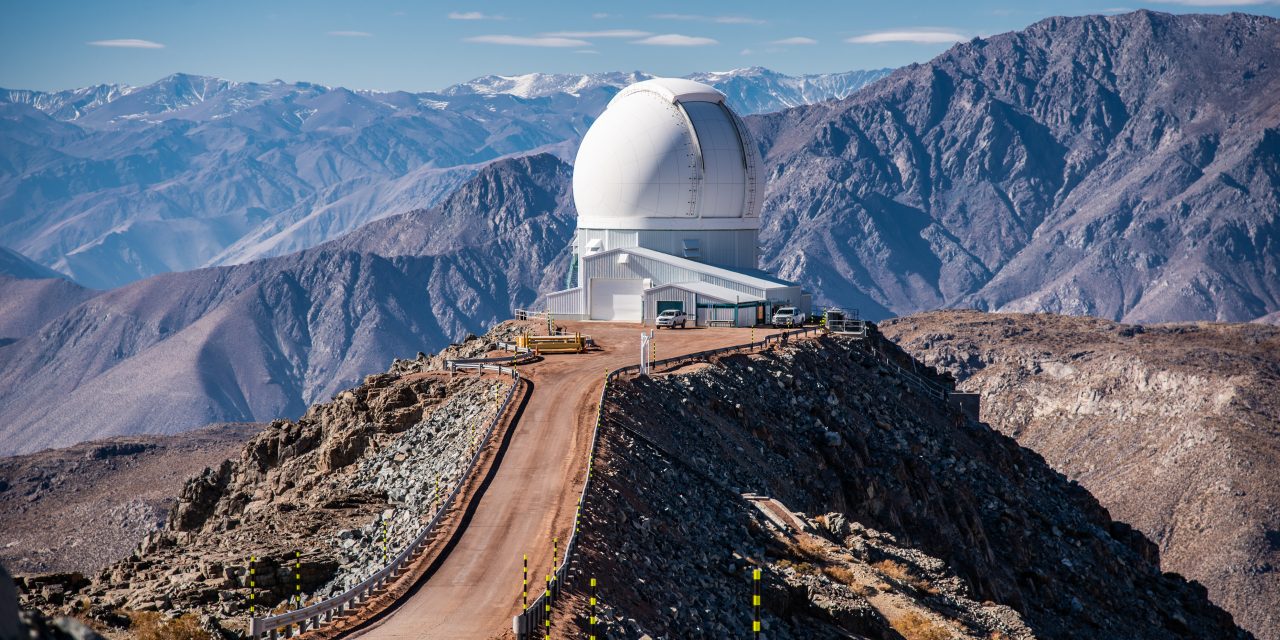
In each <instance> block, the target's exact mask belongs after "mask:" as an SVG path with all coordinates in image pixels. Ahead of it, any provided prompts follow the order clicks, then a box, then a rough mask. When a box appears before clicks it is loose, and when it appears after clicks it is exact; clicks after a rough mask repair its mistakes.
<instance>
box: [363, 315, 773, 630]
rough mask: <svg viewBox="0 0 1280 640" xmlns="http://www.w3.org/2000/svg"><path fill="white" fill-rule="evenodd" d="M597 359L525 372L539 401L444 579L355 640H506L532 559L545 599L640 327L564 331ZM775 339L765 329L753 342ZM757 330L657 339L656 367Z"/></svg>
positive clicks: (439, 575)
mask: <svg viewBox="0 0 1280 640" xmlns="http://www.w3.org/2000/svg"><path fill="white" fill-rule="evenodd" d="M560 324H561V326H564V327H566V328H567V329H568V330H570V331H581V332H583V333H584V334H587V335H590V336H591V337H592V338H593V339H594V340H595V341H596V344H597V345H599V347H600V348H599V349H598V350H595V351H592V352H590V353H587V354H578V355H551V356H547V357H546V359H545V360H543V361H542V362H538V363H536V364H532V365H529V366H527V367H522V368H521V373H522V374H524V375H526V376H528V378H529V379H531V380H532V381H533V392H532V395H531V396H530V398H529V403H528V405H527V406H526V407H525V411H524V413H523V415H522V416H521V417H520V418H519V422H518V423H517V424H516V425H515V431H514V433H513V434H512V437H511V442H510V444H509V446H508V447H507V449H506V450H505V452H504V453H503V454H502V458H501V460H500V461H499V462H498V469H497V472H496V474H495V475H494V477H493V481H492V483H491V484H490V485H489V486H488V487H487V488H486V489H485V490H484V492H483V493H482V494H480V495H479V497H478V498H477V500H478V502H477V504H476V507H475V511H474V515H473V516H472V518H471V520H470V521H469V522H467V523H466V525H465V527H464V528H463V529H462V530H461V531H460V532H459V533H458V536H459V538H458V539H457V544H456V546H454V547H453V548H452V549H451V550H450V551H449V554H448V556H446V557H445V558H444V560H443V562H442V563H441V564H440V565H439V567H438V568H437V569H436V571H434V572H432V573H431V574H430V575H428V576H427V577H426V578H425V580H424V581H423V582H422V583H420V584H419V585H416V586H415V588H414V590H413V591H412V592H411V594H410V595H409V596H408V597H407V598H405V599H403V600H402V601H401V602H400V604H399V605H397V606H396V607H395V608H394V609H392V610H391V611H389V612H387V613H386V614H385V615H383V616H380V617H379V618H377V619H375V620H374V621H373V622H371V623H370V624H368V625H367V626H365V627H363V628H360V629H357V630H355V631H353V632H352V633H351V634H349V635H348V636H347V637H349V638H366V639H370V640H373V639H385V638H433V639H434V638H441V639H445V638H449V639H452V638H501V637H509V636H511V635H512V632H511V619H512V617H513V616H515V615H516V613H517V612H518V611H519V609H520V606H521V605H520V601H521V582H520V581H521V562H522V559H521V558H522V556H523V555H524V554H528V555H529V576H530V577H529V582H530V585H529V599H530V600H532V599H533V598H534V597H536V596H537V594H539V593H541V592H542V584H541V583H542V582H543V580H544V577H545V576H546V575H547V574H549V573H550V567H551V564H552V557H551V556H552V548H551V545H552V538H553V537H556V538H559V540H560V544H559V546H560V549H561V551H563V548H564V541H565V540H566V539H567V538H568V535H569V530H570V529H571V528H572V526H573V517H574V510H575V507H576V505H577V499H578V495H579V494H580V493H581V491H582V483H583V480H584V477H585V473H586V462H587V447H588V446H589V445H590V440H591V429H592V426H593V424H594V421H595V414H596V405H597V403H598V401H599V398H600V389H601V387H602V385H603V384H604V377H605V373H606V372H607V371H609V370H611V369H616V368H618V367H622V366H626V365H628V364H633V363H635V362H636V361H637V360H638V359H639V348H640V347H639V344H640V339H639V334H640V332H641V330H642V328H641V326H640V325H638V324H622V323H560ZM769 333H772V331H771V330H763V329H760V328H757V329H756V330H755V331H754V335H755V339H756V340H760V339H762V337H763V336H765V335H767V334H769ZM751 336H752V331H751V330H750V329H735V328H708V329H703V328H699V329H693V328H690V329H683V330H681V329H675V330H662V331H660V332H658V334H657V338H656V342H657V357H659V358H667V357H671V356H676V355H681V354H687V353H692V352H695V351H702V350H705V349H713V348H716V347H723V346H729V345H733V344H740V343H745V342H748V341H750V340H751Z"/></svg>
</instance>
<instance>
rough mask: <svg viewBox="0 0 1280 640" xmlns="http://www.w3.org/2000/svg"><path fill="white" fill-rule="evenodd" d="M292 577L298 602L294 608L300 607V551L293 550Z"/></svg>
mask: <svg viewBox="0 0 1280 640" xmlns="http://www.w3.org/2000/svg"><path fill="white" fill-rule="evenodd" d="M293 579H294V585H293V589H294V594H295V596H296V597H297V598H298V604H297V605H296V606H295V608H298V609H301V608H302V552H301V551H294V552H293Z"/></svg>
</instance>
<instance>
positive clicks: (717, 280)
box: [547, 78, 811, 326]
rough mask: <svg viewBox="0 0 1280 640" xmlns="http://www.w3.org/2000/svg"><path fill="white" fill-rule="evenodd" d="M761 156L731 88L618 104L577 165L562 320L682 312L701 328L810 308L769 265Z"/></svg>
mask: <svg viewBox="0 0 1280 640" xmlns="http://www.w3.org/2000/svg"><path fill="white" fill-rule="evenodd" d="M763 190H764V181H763V178H762V177H761V174H760V158H759V156H758V154H757V152H756V148H755V144H754V143H753V142H752V141H751V138H750V134H749V133H748V131H747V129H746V126H745V125H744V124H743V122H742V120H741V119H740V118H738V116H737V114H735V113H733V111H731V110H730V109H729V108H728V107H727V106H725V104H724V94H722V93H720V92H719V91H717V90H716V89H714V88H712V87H710V86H707V85H704V84H701V83H698V82H693V81H691V80H684V79H676V78H655V79H652V80H646V81H644V82H640V83H637V84H633V85H631V86H629V87H627V88H625V89H623V90H622V91H621V92H619V93H618V95H617V96H615V97H614V98H613V100H612V101H610V103H609V106H608V107H607V108H606V109H605V111H604V113H602V114H601V115H600V118H599V119H598V120H596V122H595V123H594V124H592V126H591V128H590V129H589V130H588V131H587V135H586V136H585V137H584V138H583V141H582V146H581V147H580V148H579V149H578V155H577V159H576V160H575V162H574V174H573V198H574V204H575V205H576V206H577V210H578V229H577V233H576V235H575V237H574V242H573V246H572V251H573V263H572V267H571V270H570V284H573V285H575V286H573V287H572V288H570V289H567V290H564V291H558V292H555V293H552V294H550V295H548V297H547V306H548V310H549V311H551V313H553V314H555V315H556V316H558V317H571V318H579V319H584V320H607V321H614V322H645V323H650V322H652V321H653V319H654V317H655V316H656V315H657V314H658V313H660V312H662V311H663V310H666V309H680V310H683V311H685V312H686V313H688V314H689V315H690V316H691V317H696V318H697V323H698V324H699V325H705V324H715V323H724V324H734V325H737V326H750V325H752V324H756V323H759V322H764V321H767V318H768V315H769V314H770V313H771V311H772V309H773V308H775V307H778V306H796V307H799V308H800V309H801V311H804V312H805V313H809V311H810V306H811V299H810V296H809V295H808V294H806V293H804V292H802V291H801V290H800V287H799V285H797V284H795V283H791V282H787V281H785V280H781V279H778V278H775V277H773V276H770V275H769V274H767V273H764V272H763V271H760V270H759V269H758V263H759V259H760V250H759V246H758V240H757V234H758V230H759V226H760V207H761V199H762V197H763Z"/></svg>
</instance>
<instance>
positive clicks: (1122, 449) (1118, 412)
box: [880, 311, 1280, 640]
mask: <svg viewBox="0 0 1280 640" xmlns="http://www.w3.org/2000/svg"><path fill="white" fill-rule="evenodd" d="M880 328H881V330H883V331H884V333H885V335H886V336H889V337H891V338H892V339H893V340H895V341H897V342H898V344H900V345H902V347H903V348H904V349H907V350H908V351H910V352H911V353H912V354H913V355H914V356H915V357H916V358H918V359H919V360H921V361H922V362H924V363H926V364H929V365H932V366H935V367H937V368H939V369H945V370H946V371H948V372H950V373H951V374H953V375H954V376H955V377H956V379H958V380H960V385H959V387H960V389H961V390H963V391H965V392H968V393H977V394H981V395H982V418H983V419H984V420H986V421H987V422H989V423H990V424H991V425H992V426H993V427H995V428H996V429H999V430H1000V431H1001V432H1003V433H1005V434H1006V435H1009V436H1012V437H1015V438H1017V439H1018V442H1019V443H1021V444H1022V445H1023V446H1026V447H1029V448H1031V449H1033V450H1035V451H1036V452H1037V453H1039V454H1040V455H1043V456H1044V458H1045V460H1046V461H1048V462H1049V464H1051V465H1053V467H1054V468H1055V469H1057V470H1058V471H1060V472H1062V473H1063V474H1065V475H1066V476H1068V477H1070V478H1072V479H1073V480H1076V481H1078V482H1079V483H1080V484H1081V485H1083V486H1084V487H1085V488H1086V489H1088V490H1089V491H1090V492H1091V493H1093V495H1095V496H1097V497H1098V500H1099V501H1100V502H1101V503H1102V504H1103V506H1105V507H1106V508H1107V509H1108V510H1109V511H1110V512H1111V513H1112V514H1113V515H1114V516H1115V517H1116V518H1118V519H1120V520H1123V521H1124V522H1127V523H1129V524H1131V525H1133V526H1134V527H1136V528H1137V529H1138V530H1140V531H1142V532H1143V533H1144V534H1146V535H1147V536H1148V537H1150V538H1151V540H1152V541H1154V542H1155V543H1156V544H1157V545H1159V547H1160V563H1161V566H1162V567H1163V568H1164V569H1165V570H1166V571H1176V572H1178V573H1181V574H1183V575H1185V576H1187V577H1188V578H1192V579H1195V580H1197V581H1199V582H1202V583H1204V585H1205V586H1206V587H1208V589H1209V596H1210V597H1211V598H1212V599H1213V601H1214V602H1215V603H1216V604H1218V605H1219V606H1221V607H1223V608H1224V609H1227V610H1228V611H1230V612H1231V613H1232V614H1233V615H1234V616H1235V619H1236V621H1237V622H1238V623H1239V624H1240V625H1241V626H1242V627H1244V628H1246V629H1248V630H1250V631H1252V632H1253V633H1254V634H1256V635H1257V636H1258V638H1259V639H1260V640H1280V580H1276V574H1275V571H1274V570H1273V569H1272V568H1273V567H1277V566H1280V533H1276V532H1280V511H1277V509H1276V505H1277V504H1280V396H1277V394H1276V392H1275V390H1276V388H1277V387H1280V328H1277V327H1271V326H1267V325H1262V324H1254V323H1249V324H1209V323H1196V324H1160V325H1146V326H1143V325H1123V324H1116V323H1113V322H1109V321H1106V320H1100V319H1097V318H1080V317H1065V316H1055V315H1052V314H1035V315H1027V314H986V313H979V312H975V311H937V312H930V313H923V314H917V315H913V316H908V317H904V318H898V319H894V320H891V321H888V322H883V323H881V324H880Z"/></svg>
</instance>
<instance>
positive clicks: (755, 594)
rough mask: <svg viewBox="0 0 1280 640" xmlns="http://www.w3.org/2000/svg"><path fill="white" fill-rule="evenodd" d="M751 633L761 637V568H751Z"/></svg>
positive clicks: (757, 638) (757, 639) (757, 637)
mask: <svg viewBox="0 0 1280 640" xmlns="http://www.w3.org/2000/svg"><path fill="white" fill-rule="evenodd" d="M751 594H752V595H751V633H752V635H753V636H754V637H755V638H756V640H759V638H760V570H759V569H752V570H751Z"/></svg>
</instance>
